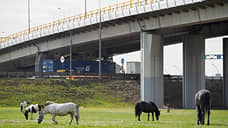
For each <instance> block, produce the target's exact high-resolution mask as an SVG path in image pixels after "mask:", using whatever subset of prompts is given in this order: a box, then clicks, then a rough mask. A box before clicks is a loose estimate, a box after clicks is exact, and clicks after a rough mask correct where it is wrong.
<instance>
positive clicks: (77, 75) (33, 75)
mask: <svg viewBox="0 0 228 128" xmlns="http://www.w3.org/2000/svg"><path fill="white" fill-rule="evenodd" d="M101 77H102V79H111V80H139V79H140V74H115V73H102V76H101ZM0 78H3V79H5V78H34V79H35V78H64V79H70V73H69V72H0ZM72 78H73V79H98V73H76V72H73V73H72Z"/></svg>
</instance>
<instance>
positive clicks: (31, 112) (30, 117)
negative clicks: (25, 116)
mask: <svg viewBox="0 0 228 128" xmlns="http://www.w3.org/2000/svg"><path fill="white" fill-rule="evenodd" d="M30 113H31V114H30V115H31V117H30V119H31V120H33V114H32V112H30Z"/></svg>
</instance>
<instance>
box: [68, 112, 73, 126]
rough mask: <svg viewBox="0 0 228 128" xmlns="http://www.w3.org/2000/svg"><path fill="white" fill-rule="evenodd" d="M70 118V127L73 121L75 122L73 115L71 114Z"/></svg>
mask: <svg viewBox="0 0 228 128" xmlns="http://www.w3.org/2000/svg"><path fill="white" fill-rule="evenodd" d="M70 118H71V119H70V122H69V125H71V122H72V120H73V118H74V114H73V113H71V114H70Z"/></svg>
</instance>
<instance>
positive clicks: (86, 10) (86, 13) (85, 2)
mask: <svg viewBox="0 0 228 128" xmlns="http://www.w3.org/2000/svg"><path fill="white" fill-rule="evenodd" d="M86 9H87V8H86V0H85V15H86V14H87V12H86V11H87V10H86Z"/></svg>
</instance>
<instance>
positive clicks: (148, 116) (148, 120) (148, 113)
mask: <svg viewBox="0 0 228 128" xmlns="http://www.w3.org/2000/svg"><path fill="white" fill-rule="evenodd" d="M149 120H150V113H149V112H148V121H149Z"/></svg>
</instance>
